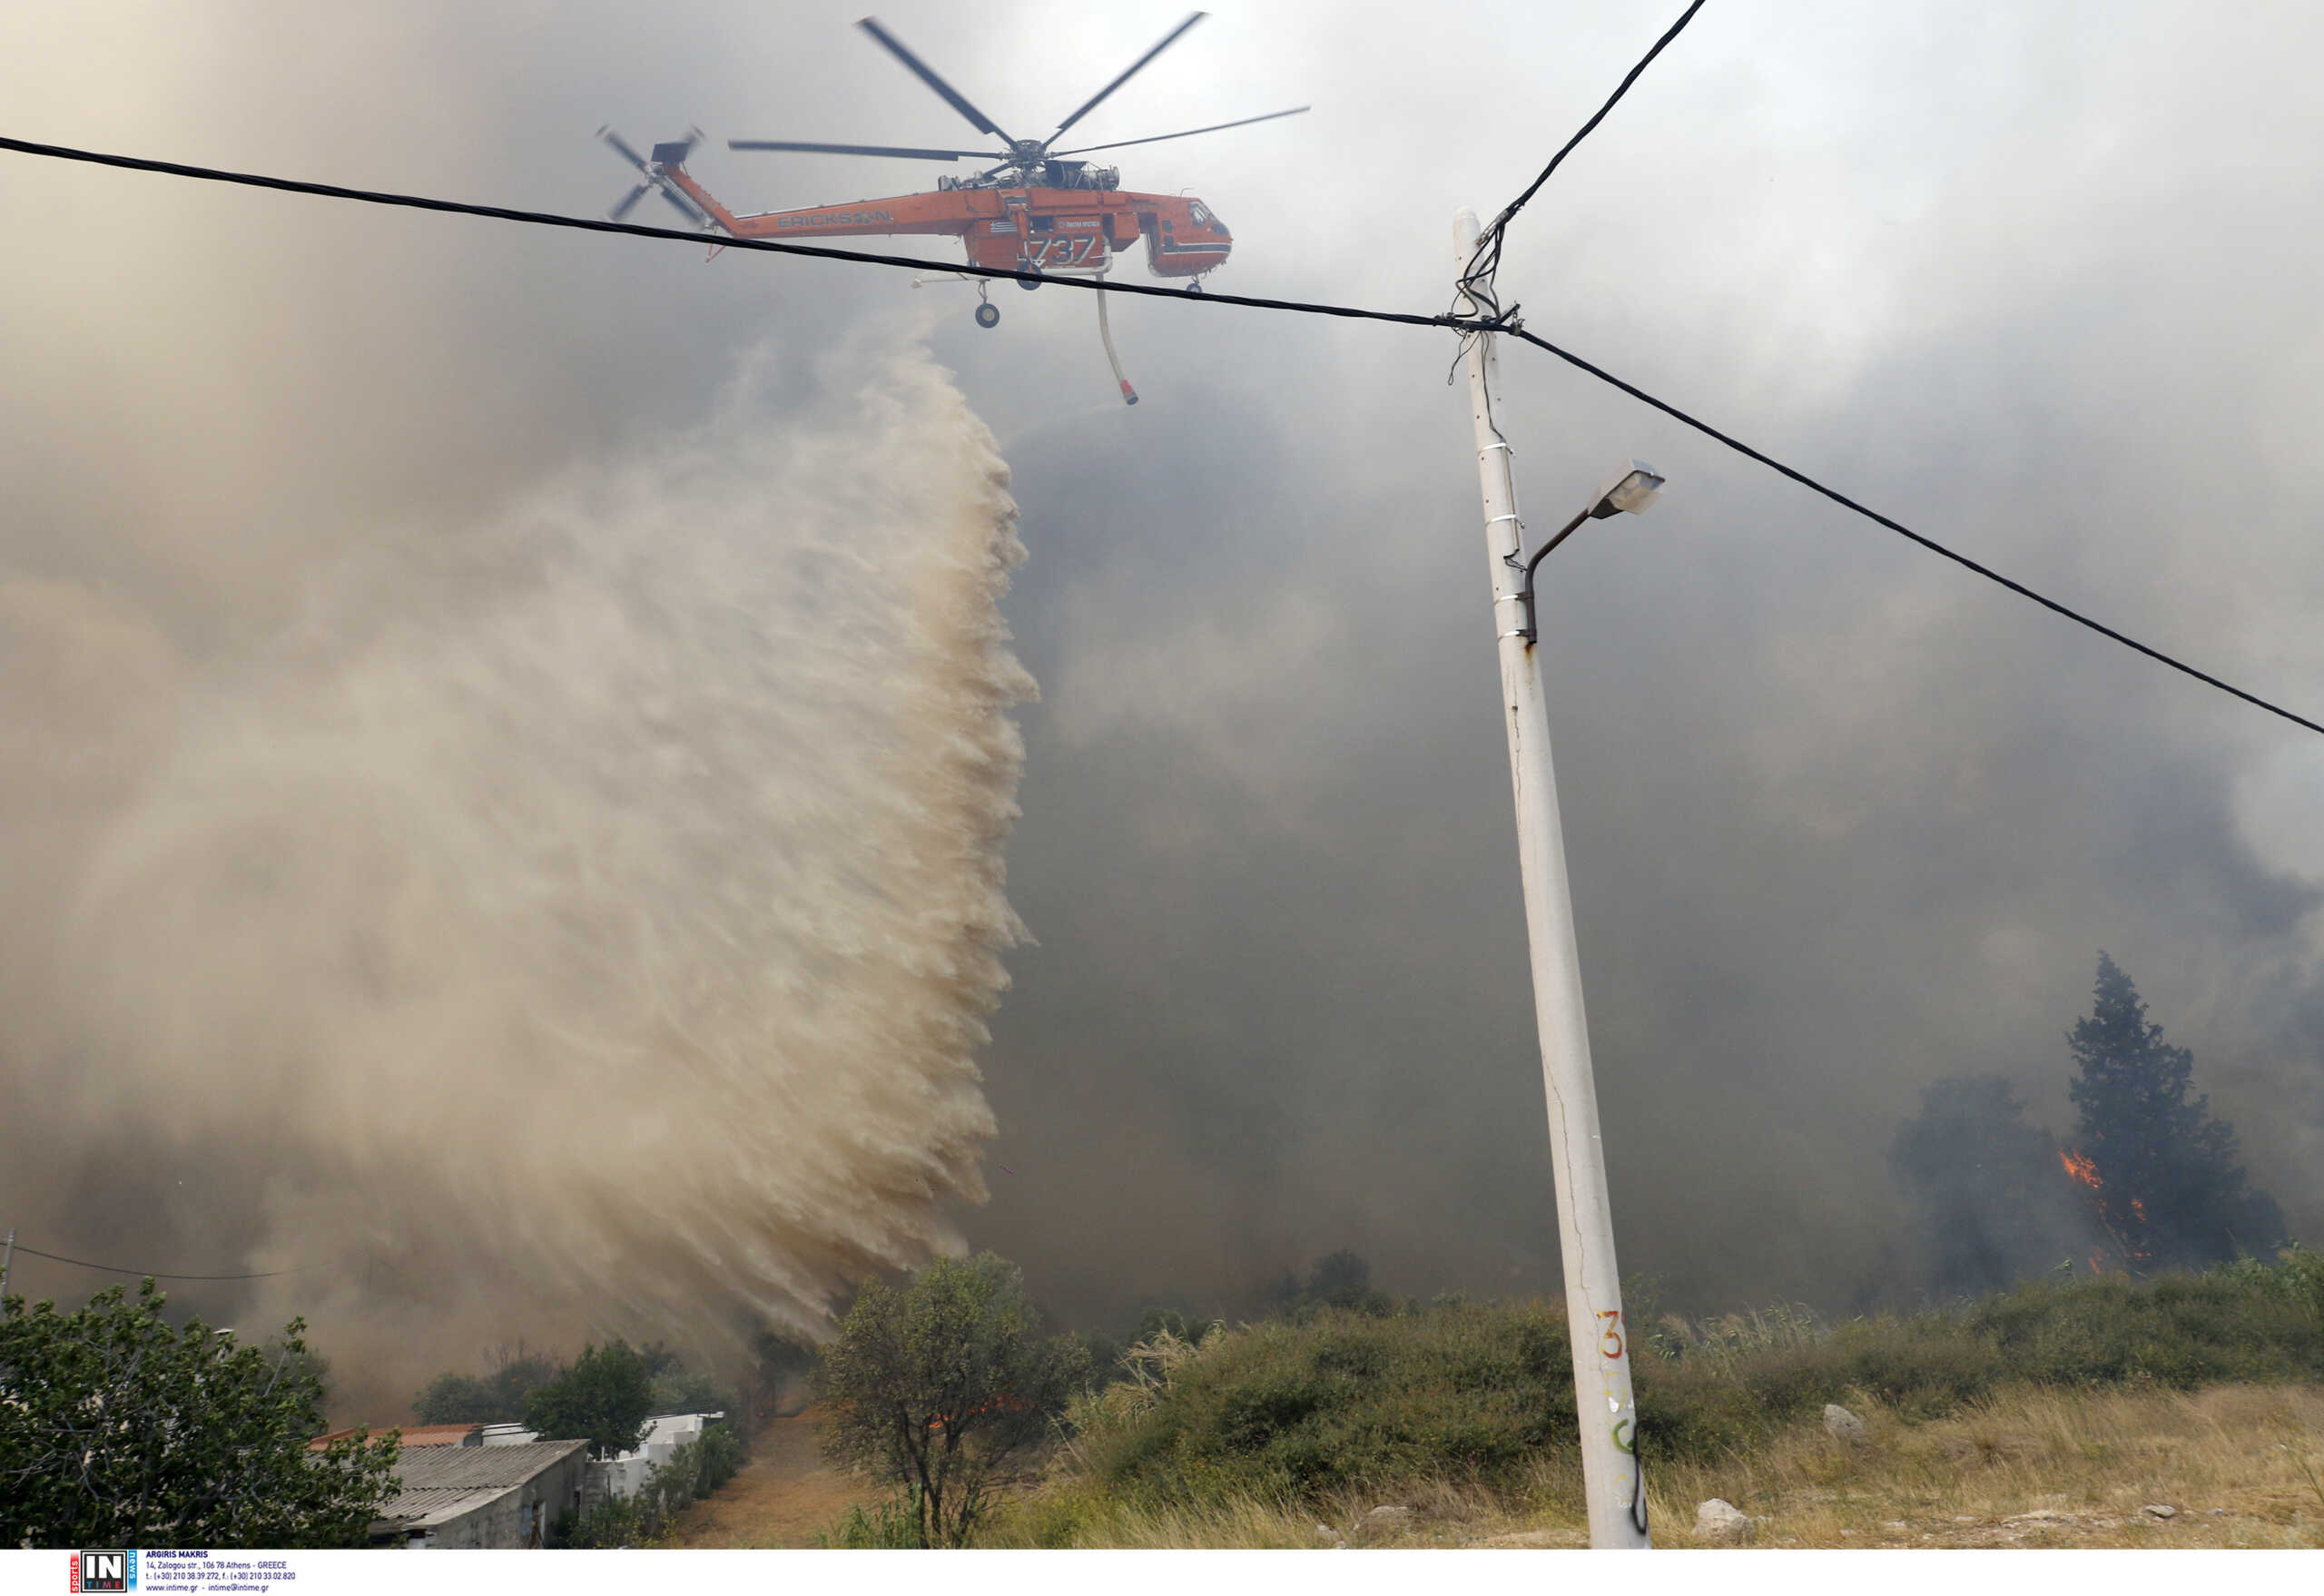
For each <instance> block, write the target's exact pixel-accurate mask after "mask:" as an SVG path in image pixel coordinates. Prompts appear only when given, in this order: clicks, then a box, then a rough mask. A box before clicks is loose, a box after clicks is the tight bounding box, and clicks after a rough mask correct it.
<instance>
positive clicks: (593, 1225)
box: [52, 349, 1032, 1394]
mask: <svg viewBox="0 0 2324 1596" xmlns="http://www.w3.org/2000/svg"><path fill="white" fill-rule="evenodd" d="M867 367H868V368H869V369H868V375H867V372H866V368H867ZM852 381H854V382H857V383H860V384H861V389H860V391H855V392H846V391H842V392H840V393H838V394H836V395H827V396H826V397H825V398H824V399H823V400H822V403H820V404H819V405H818V406H817V407H816V408H815V409H813V410H812V412H811V413H810V415H809V419H804V420H802V419H798V418H797V416H796V415H795V414H794V415H793V417H790V418H786V419H782V420H776V419H771V417H770V402H769V401H768V400H767V399H765V397H764V394H763V386H764V385H763V383H761V382H760V381H758V380H756V379H754V378H752V377H749V376H746V377H745V379H743V380H742V381H740V382H738V384H737V385H736V387H735V389H734V392H733V393H732V394H731V395H730V396H729V397H728V398H727V399H726V400H725V402H724V404H723V405H722V406H721V408H720V409H719V411H718V413H717V414H716V415H715V416H714V418H713V419H711V420H710V421H709V422H707V423H705V424H704V426H703V427H702V428H701V429H699V430H698V431H695V432H694V433H691V434H688V435H686V436H683V437H677V438H671V439H668V440H665V442H664V443H663V444H661V445H660V446H659V447H657V448H653V449H651V450H650V451H647V452H645V454H643V455H642V456H641V457H639V458H630V459H627V460H625V461H623V462H622V463H619V464H616V465H612V466H606V467H595V468H586V469H580V470H576V471H575V472H574V473H572V474H571V475H570V476H568V477H567V478H564V479H562V480H559V481H557V482H556V483H555V484H553V485H551V486H549V487H547V488H543V489H541V490H538V491H537V492H535V493H533V494H532V495H530V496H529V497H528V498H527V499H526V500H525V501H524V502H522V503H521V504H519V505H517V506H516V507H513V508H512V509H510V510H509V511H507V513H505V514H503V515H500V516H498V517H495V518H493V519H491V520H490V521H489V522H488V524H486V525H482V526H479V527H474V528H469V529H464V530H463V531H462V532H461V533H460V535H459V536H458V537H431V538H430V539H429V540H428V544H427V551H426V552H424V553H415V552H413V551H412V549H410V548H409V547H406V548H400V549H399V551H397V552H395V553H391V554H387V555H379V556H375V557H370V558H368V559H366V560H364V561H362V562H360V563H359V565H356V566H350V567H347V568H344V569H342V570H341V571H340V572H339V573H338V574H337V576H335V577H334V579H333V581H332V582H331V583H330V585H329V587H328V590H327V591H326V592H324V593H322V594H320V596H317V597H316V598H315V600H314V601H313V603H312V604H311V605H310V607H309V611H308V613H307V614H306V615H305V616H304V617H303V618H302V620H301V621H300V624H299V625H298V626H296V627H294V628H293V629H292V630H291V633H290V634H289V635H285V636H283V637H281V638H279V639H277V640H276V641H275V642H274V643H273V644H272V645H271V646H270V647H269V648H268V649H267V650H266V651H264V652H263V654H262V655H261V656H259V657H257V658H255V659H245V660H243V661H242V662H241V664H240V665H238V666H237V667H236V668H235V669H234V670H233V671H232V672H231V675H222V676H220V677H216V678H213V679H212V680H211V681H209V682H207V683H206V684H204V685H202V687H201V688H200V689H199V690H198V691H196V692H194V693H192V695H189V698H188V700H187V703H186V704H185V705H184V707H183V709H182V713H181V714H180V717H179V723H178V726H177V730H176V734H175V737H174V741H173V742H172V744H171V747H170V750H169V752H168V753H167V754H166V755H164V756H163V757H162V758H161V759H159V760H158V761H157V763H156V766H155V768H154V769H153V772H152V773H150V776H149V777H148V779H147V781H146V782H145V783H144V785H143V788H142V789H141V791H140V794H139V796H138V798H137V799H136V801H135V802H134V803H133V804H131V805H129V806H128V807H127V808H126V809H125V810H124V812H123V814H122V815H121V817H120V818H119V819H118V820H117V821H116V822H115V823H113V825H112V826H111V827H110V829H109V830H108V832H106V834H105V835H104V837H103V840H102V842H101V843H100V844H99V845H98V846H97V847H96V848H95V849H94V852H93V854H92V856H91V862H90V863H89V864H88V866H87V868H86V872H85V875H84V881H83V882H82V886H81V889H80V891H79V892H78V893H77V899H76V907H75V911H74V914H73V916H72V917H71V921H70V923H69V925H68V926H67V927H66V928H65V929H64V931H62V932H60V935H62V936H63V937H64V939H65V941H64V966H65V968H66V969H68V970H70V972H71V976H72V980H71V986H72V989H73V990H74V994H75V997H76V1000H77V1007H76V1009H75V1010H74V1014H73V1017H72V1024H71V1025H70V1027H69V1028H68V1029H69V1033H70V1034H69V1035H68V1036H66V1037H65V1038H64V1039H62V1040H61V1041H60V1042H59V1044H58V1045H57V1046H56V1047H55V1048H54V1049H52V1051H53V1052H54V1054H55V1055H56V1056H58V1057H60V1058H65V1057H69V1058H70V1059H71V1060H72V1065H71V1069H70V1082H71V1084H70V1088H69V1089H70V1090H71V1092H72V1093H73V1095H74V1098H75V1099H76V1100H77V1101H78V1103H79V1105H80V1107H81V1108H82V1110H83V1111H84V1115H85V1116H87V1117H88V1118H87V1122H88V1123H97V1122H99V1119H100V1118H103V1119H104V1120H108V1121H110V1122H113V1123H116V1124H119V1123H127V1124H133V1125H136V1126H139V1127H141V1128H142V1131H143V1134H145V1135H147V1136H149V1137H151V1138H158V1139H160V1140H161V1141H162V1142H163V1143H164V1144H165V1145H167V1146H168V1147H170V1148H173V1149H175V1150H176V1151H177V1152H178V1153H179V1154H180V1155H182V1156H183V1157H185V1158H195V1157H200V1158H216V1159H226V1160H231V1161H234V1162H236V1163H238V1164H239V1165H241V1166H242V1167H249V1168H253V1169H256V1170H259V1171H261V1175H262V1177H261V1179H259V1180H258V1181H257V1182H256V1183H255V1184H254V1187H253V1190H254V1193H255V1194H256V1195H255V1196H254V1198H253V1200H254V1202H255V1204H256V1205H257V1214H256V1217H255V1218H254V1225H255V1226H256V1228H255V1230H254V1234H255V1235H256V1236H257V1237H258V1239H257V1240H256V1242H255V1243H254V1245H253V1246H251V1248H250V1250H249V1253H248V1258H249V1264H250V1266H251V1268H254V1269H263V1268H281V1269H295V1270H296V1271H298V1272H297V1273H296V1274H294V1275H291V1276H287V1277H286V1278H285V1279H284V1280H282V1281H281V1282H276V1283H271V1284H270V1286H268V1287H267V1288H266V1289H267V1290H268V1291H270V1292H271V1294H272V1295H271V1296H269V1297H267V1298H265V1299H264V1300H262V1301H261V1302H260V1303H257V1304H253V1305H251V1308H252V1313H253V1315H254V1316H257V1315H271V1317H272V1318H274V1319H275V1320H277V1321H278V1322H279V1319H280V1318H281V1317H285V1316H287V1315H289V1314H290V1313H291V1312H303V1313H305V1314H306V1315H307V1316H308V1317H309V1318H310V1320H311V1321H313V1322H314V1324H315V1326H316V1333H317V1335H318V1339H319V1343H320V1345H322V1347H323V1348H324V1350H326V1351H327V1352H330V1353H331V1354H333V1355H335V1357H336V1358H337V1359H338V1362H339V1364H340V1370H341V1374H342V1375H343V1376H344V1375H347V1374H355V1373H357V1372H358V1371H359V1370H362V1369H375V1370H377V1371H379V1374H378V1378H379V1381H380V1382H382V1384H379V1386H378V1389H379V1391H380V1392H383V1393H384V1392H395V1393H397V1394H408V1393H409V1391H410V1390H411V1389H412V1388H413V1386H412V1384H410V1383H409V1382H411V1381H412V1379H413V1377H414V1376H415V1375H416V1374H424V1373H425V1372H426V1371H427V1370H428V1368H431V1367H443V1366H447V1365H452V1364H457V1365H466V1364H468V1363H469V1362H471V1361H472V1360H473V1358H474V1356H475V1354H476V1351H477V1349H478V1348H479V1347H481V1346H483V1345H488V1344H490V1343H492V1342H494V1341H496V1340H502V1339H507V1338H509V1337H511V1336H513V1335H517V1334H523V1335H529V1336H531V1337H532V1338H533V1339H534V1340H536V1341H539V1340H541V1339H544V1338H548V1339H556V1338H559V1337H561V1338H563V1339H564V1340H566V1341H567V1342H577V1340H578V1339H579V1337H580V1336H581V1335H586V1334H598V1335H603V1334H609V1333H616V1332H618V1333H623V1334H628V1335H657V1334H658V1335H669V1336H673V1337H675V1338H676V1339H679V1340H680V1341H681V1342H691V1343H694V1344H695V1345H704V1344H705V1343H723V1345H730V1346H731V1345H734V1339H735V1337H736V1336H737V1335H740V1334H741V1333H743V1332H744V1331H746V1330H747V1329H748V1328H749V1327H750V1326H752V1325H756V1324H759V1323H763V1322H765V1321H766V1320H769V1319H771V1320H773V1321H774V1322H776V1323H778V1324H783V1325H789V1326H792V1327H793V1328H797V1329H803V1330H809V1331H812V1330H813V1329H814V1328H815V1327H816V1326H818V1325H820V1324H821V1323H822V1321H823V1319H824V1316H825V1315H827V1313H828V1311H829V1309H830V1307H831V1305H832V1302H833V1300H834V1296H835V1294H836V1293H837V1292H839V1291H841V1290H842V1289H843V1288H844V1286H845V1283H846V1282H847V1281H848V1280H849V1279H851V1278H852V1277H860V1276H862V1275H864V1274H865V1273H867V1272H869V1271H872V1270H874V1269H877V1268H881V1267H884V1266H901V1265H909V1264H911V1263H913V1262H915V1261H918V1260H920V1259H923V1258H925V1257H926V1256H930V1255H931V1254H932V1253H938V1252H942V1251H945V1250H948V1249H953V1248H956V1247H957V1246H959V1245H960V1244H959V1239H958V1236H957V1235H956V1233H955V1231H954V1230H953V1228H952V1227H951V1225H950V1222H949V1221H948V1219H947V1218H946V1207H947V1204H948V1203H949V1202H950V1201H952V1200H955V1199H966V1200H970V1201H973V1200H978V1199H980V1198H981V1197H982V1196H983V1187H982V1185H981V1182H980V1177H979V1174H978V1170H977V1167H976V1162H975V1160H976V1158H977V1154H978V1151H979V1148H980V1145H981V1143H982V1142H983V1141H984V1139H985V1138H988V1137H989V1136H990V1134H991V1132H992V1130H993V1121H992V1116H991V1113H990V1109H989V1108H988V1107H987V1105H986V1102H985V1099H984V1097H983V1094H982V1091H981V1089H980V1083H979V1077H978V1073H977V1069H976V1068H975V1064H974V1062H973V1054H974V1052H975V1049H977V1047H978V1046H979V1044H980V1042H982V1041H983V1040H984V1039H985V1034H986V1033H985V1030H984V1025H983V1020H984V1016H985V1015H986V1014H987V1013H988V1012H989V1011H990V1009H991V1007H992V1006H993V1004H994V1003H995V1002H996V1000H998V997H999V995H1000V991H1001V990H1002V989H1003V988H1004V986H1005V985H1006V984H1007V976H1006V973H1005V971H1004V970H1003V968H1002V965H1001V961H1000V960H1001V954H1002V951H1003V950H1005V949H1006V948H1007V947H1008V946H1009V944H1010V942H1011V941H1013V940H1014V939H1016V938H1017V937H1018V936H1019V934H1020V928H1019V925H1018V922H1017V921H1016V919H1015V918H1014V916H1013V915H1012V913H1011V912H1010V911H1009V907H1008V904H1007V902H1006V901H1005V900H1004V898H1003V895H1002V858H1001V848H1002V843H1003V841H1004V840H1005V838H1006V836H1007V833H1008V831H1009V824H1010V822H1011V821H1012V819H1013V818H1014V816H1015V814H1016V813H1017V811H1016V807H1015V789H1016V784H1017V779H1018V773H1019V764H1020V763H1021V752H1022V750H1021V744H1020V743H1019V737H1018V734H1017V731H1016V729H1015V727H1014V725H1013V724H1011V722H1010V721H1009V718H1008V714H1009V709H1010V707H1011V705H1012V704H1015V703H1016V702H1017V701H1019V700H1020V699H1022V698H1024V697H1026V696H1028V695H1029V694H1030V693H1031V691H1032V683H1031V680H1030V678H1029V677H1028V676H1027V675H1026V674H1025V673H1024V671H1023V670H1022V669H1021V668H1020V667H1019V665H1018V663H1017V661H1016V659H1015V658H1014V656H1013V655H1012V654H1011V652H1010V648H1009V634H1008V631H1007V629H1006V627H1005V626H1004V625H1003V624H1002V622H1001V620H1000V614H999V610H998V607H997V606H998V603H999V600H1000V596H1001V595H1002V593H1003V592H1004V590H1005V588H1006V586H1007V585H1008V572H1009V569H1010V567H1011V566H1014V565H1015V564H1016V563H1017V562H1018V561H1019V559H1020V558H1021V557H1022V555H1023V549H1022V547H1021V546H1020V545H1019V542H1018V539H1017V536H1016V530H1015V507H1014V505H1013V503H1012V502H1011V500H1010V499H1009V495H1008V491H1007V488H1008V472H1007V468H1006V467H1005V466H1004V465H1003V463H1002V461H1001V460H1000V457H999V456H998V454H997V453H996V452H995V449H994V446H993V443H992V439H991V436H990V433H989V432H988V431H987V430H986V429H985V428H984V426H983V425H982V423H981V422H980V421H979V420H978V419H976V417H975V416H974V415H973V414H972V413H971V412H970V410H969V409H968V407H967V406H966V404H965V403H964V402H963V400H962V399H961V398H960V394H959V392H958V391H957V389H955V388H954V387H953V385H952V383H951V381H950V378H949V377H948V376H947V375H946V374H945V373H944V372H942V371H941V370H940V369H938V368H937V367H935V366H934V365H933V364H932V362H931V360H929V358H928V356H927V354H926V353H925V351H924V350H918V349H906V350H886V351H885V352H881V353H876V354H872V355H869V356H865V355H862V354H861V352H859V356H858V360H857V361H856V363H855V365H854V366H853V368H852ZM277 1286H280V1289H279V1290H277V1289H276V1287H277Z"/></svg>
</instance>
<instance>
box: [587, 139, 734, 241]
mask: <svg viewBox="0 0 2324 1596" xmlns="http://www.w3.org/2000/svg"><path fill="white" fill-rule="evenodd" d="M597 137H598V138H600V139H602V140H604V141H605V143H606V148H608V149H610V150H611V151H613V153H615V154H616V155H618V156H620V157H621V158H622V159H623V160H624V161H626V162H628V163H630V165H632V166H634V167H635V168H636V169H637V174H638V183H637V186H636V187H635V188H633V189H631V190H630V191H629V192H627V193H625V194H624V195H623V196H622V197H621V198H620V200H618V201H617V202H615V205H614V208H613V209H612V210H610V211H608V212H606V221H608V222H620V221H624V220H625V219H626V218H627V217H628V215H629V213H630V212H632V211H634V210H635V209H636V207H637V202H638V201H640V200H642V199H644V198H645V195H646V192H647V191H649V190H656V191H659V192H660V193H661V195H662V197H663V198H664V199H665V200H667V201H668V202H670V208H671V209H672V210H674V211H675V212H677V213H678V214H679V215H680V216H683V217H684V218H685V221H686V224H687V225H688V226H689V227H701V228H707V227H708V226H710V224H711V218H710V215H709V213H708V212H705V211H704V210H703V208H702V207H701V206H700V205H697V204H696V203H694V200H693V198H692V197H691V196H690V195H688V194H687V193H686V192H685V191H684V189H681V188H679V187H678V186H677V184H675V183H674V182H671V181H670V176H669V174H670V173H671V172H673V171H675V170H676V169H677V168H678V167H681V166H683V165H684V164H685V160H686V157H687V156H688V155H690V154H692V153H694V145H695V144H697V143H700V142H701V141H702V130H701V129H700V128H693V129H689V130H688V132H687V133H686V136H685V137H684V138H683V139H674V140H671V141H669V142H667V143H659V144H656V145H655V146H654V153H653V154H652V155H650V156H647V155H641V154H639V153H637V151H636V150H635V148H633V147H632V146H631V144H630V143H629V141H627V140H626V139H625V138H623V137H622V136H621V134H619V133H615V131H614V130H613V129H612V128H610V127H601V128H599V129H598V130H597Z"/></svg>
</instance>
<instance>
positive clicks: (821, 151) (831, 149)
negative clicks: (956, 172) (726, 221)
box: [726, 139, 993, 161]
mask: <svg viewBox="0 0 2324 1596" xmlns="http://www.w3.org/2000/svg"><path fill="white" fill-rule="evenodd" d="M726 147H727V148H728V149H730V150H804V151H806V152H807V153H809V154H811V155H897V156H901V157H902V158H903V159H905V160H908V161H961V160H967V161H990V160H991V159H992V156H993V152H992V151H990V150H907V149H902V148H900V147H898V146H896V145H892V144H803V143H797V142H795V141H793V140H790V139H728V140H727V141H726Z"/></svg>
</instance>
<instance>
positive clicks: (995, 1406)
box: [928, 1392, 1025, 1430]
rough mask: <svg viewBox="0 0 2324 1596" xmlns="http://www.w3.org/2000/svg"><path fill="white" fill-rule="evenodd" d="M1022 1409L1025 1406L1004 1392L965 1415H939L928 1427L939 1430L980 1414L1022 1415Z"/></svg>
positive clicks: (930, 1421)
mask: <svg viewBox="0 0 2324 1596" xmlns="http://www.w3.org/2000/svg"><path fill="white" fill-rule="evenodd" d="M1024 1409H1025V1404H1024V1403H1023V1402H1021V1401H1019V1399H1018V1398H1016V1397H1014V1396H1011V1395H1009V1394H1007V1393H1005V1392H1004V1393H1002V1394H1000V1395H999V1396H996V1397H993V1398H991V1399H990V1401H986V1402H980V1403H979V1404H977V1405H976V1406H974V1407H972V1408H970V1409H969V1410H968V1411H967V1412H965V1413H959V1414H937V1415H936V1416H935V1417H934V1418H932V1419H931V1420H929V1421H928V1427H929V1428H930V1429H931V1430H941V1429H945V1428H947V1427H949V1426H950V1425H953V1424H959V1423H960V1421H961V1420H962V1419H972V1418H975V1417H976V1416H977V1415H978V1414H990V1413H1012V1414H1013V1413H1022V1412H1023V1411H1024Z"/></svg>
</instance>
